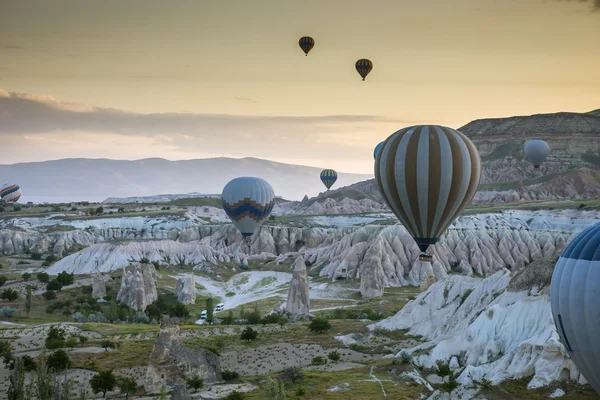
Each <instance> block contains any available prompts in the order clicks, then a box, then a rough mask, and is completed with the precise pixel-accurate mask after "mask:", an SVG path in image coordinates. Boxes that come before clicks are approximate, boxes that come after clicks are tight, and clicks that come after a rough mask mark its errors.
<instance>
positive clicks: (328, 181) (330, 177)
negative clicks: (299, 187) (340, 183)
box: [321, 169, 337, 190]
mask: <svg viewBox="0 0 600 400" xmlns="http://www.w3.org/2000/svg"><path fill="white" fill-rule="evenodd" d="M335 181H337V172H335V171H334V170H332V169H324V170H323V171H321V182H323V184H324V185H325V187H326V188H327V190H329V189H331V187H332V186H333V184H334V183H335Z"/></svg>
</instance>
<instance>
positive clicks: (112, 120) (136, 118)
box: [0, 89, 422, 172]
mask: <svg viewBox="0 0 600 400" xmlns="http://www.w3.org/2000/svg"><path fill="white" fill-rule="evenodd" d="M0 119H1V120H2V123H1V124H0V143H2V146H3V148H4V151H5V152H11V153H12V154H14V157H13V158H11V162H16V161H28V160H29V159H31V157H30V156H29V155H28V153H29V151H23V149H28V148H30V147H27V146H33V147H35V152H37V153H36V154H41V153H42V152H44V154H46V157H47V159H52V158H60V157H65V156H70V157H81V156H82V154H86V156H87V157H89V156H90V154H91V153H90V152H92V153H93V149H94V148H96V149H97V152H96V157H108V158H111V157H114V156H115V154H116V153H113V152H111V151H110V150H107V148H108V147H107V144H106V143H104V142H103V141H102V139H101V138H102V137H103V136H105V137H107V138H108V137H110V138H111V139H110V142H111V143H112V144H114V146H116V147H118V154H131V156H130V157H139V149H134V147H136V145H131V143H133V142H136V143H139V146H144V149H147V151H148V154H150V153H152V155H153V156H159V155H161V154H165V155H166V154H169V155H170V156H171V158H172V159H176V158H177V157H176V154H179V155H180V157H190V158H194V157H214V156H227V157H246V156H248V157H258V158H268V159H277V160H280V161H284V160H286V159H294V160H297V159H302V160H305V164H307V165H315V164H320V165H323V164H324V163H325V164H327V163H330V165H332V167H333V168H335V165H340V164H336V160H338V162H339V163H347V164H348V165H350V166H351V167H352V168H345V170H346V171H350V170H353V171H354V172H359V171H361V170H362V171H363V172H365V171H366V172H370V170H371V169H372V159H369V157H363V156H364V154H370V152H371V150H372V147H373V146H374V145H375V144H376V143H378V142H379V141H380V140H382V139H384V138H385V137H387V136H388V135H389V134H391V133H392V132H394V131H395V130H397V129H400V128H402V127H404V126H407V125H414V124H417V123H422V122H420V121H403V120H397V119H390V118H385V117H381V116H372V115H325V116H251V115H231V114H198V113H154V114H141V113H134V112H126V111H122V110H118V109H111V108H101V107H94V106H90V105H85V104H78V103H69V102H64V101H61V100H58V99H56V98H55V97H53V96H48V95H35V94H27V93H15V92H8V91H6V90H2V89H0ZM75 132H76V133H77V134H74V133H75ZM25 137H26V138H27V139H25ZM119 137H121V138H122V145H118V144H115V143H116V142H118V140H117V139H116V138H119ZM53 140H54V141H56V142H52V141H53ZM132 141H133V142H132ZM25 143H27V146H26V145H25ZM52 143H63V144H61V145H52ZM64 143H70V145H69V146H68V154H70V155H68V154H66V153H65V151H64V150H63V149H59V147H61V146H62V147H63V148H64ZM109 147H110V146H109ZM77 148H80V149H81V151H80V152H78V150H77ZM116 150H117V149H116V148H115V151H116ZM134 150H135V151H134ZM31 153H32V154H33V153H34V151H33V150H32V152H31ZM16 158H18V159H16ZM126 158H127V157H126ZM362 158H364V160H362ZM357 159H361V161H360V162H363V161H364V165H363V166H361V167H360V168H359V164H357V163H356V161H355V160H357ZM344 165H345V164H344ZM355 166H356V168H355Z"/></svg>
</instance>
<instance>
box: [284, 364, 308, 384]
mask: <svg viewBox="0 0 600 400" xmlns="http://www.w3.org/2000/svg"><path fill="white" fill-rule="evenodd" d="M279 377H280V378H281V379H283V380H286V381H291V382H292V383H293V384H295V383H296V382H298V381H301V380H302V379H304V374H303V373H302V370H301V369H300V368H299V367H289V368H286V369H284V370H283V371H281V372H280V373H279Z"/></svg>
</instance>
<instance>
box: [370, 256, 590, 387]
mask: <svg viewBox="0 0 600 400" xmlns="http://www.w3.org/2000/svg"><path fill="white" fill-rule="evenodd" d="M553 265H554V262H553V261H552V260H539V261H535V262H534V263H532V264H530V265H528V266H526V267H524V268H522V269H519V270H518V271H517V272H516V273H514V274H513V273H512V272H510V271H508V270H507V269H503V270H501V271H498V272H496V273H495V274H493V275H491V276H489V277H487V278H485V279H477V278H472V277H467V276H460V275H451V276H450V277H449V278H448V279H446V280H445V281H442V282H437V283H435V284H433V285H432V286H431V287H430V288H429V289H428V290H426V291H425V292H423V293H421V294H420V295H419V296H418V297H417V298H416V299H415V300H412V301H410V302H409V303H408V304H407V305H406V306H405V307H404V308H403V309H402V310H401V311H399V312H398V313H397V314H396V315H395V316H393V317H390V318H388V319H386V320H383V321H381V322H378V323H375V324H373V325H370V326H369V329H371V330H372V329H375V328H376V327H382V328H384V329H391V330H395V329H408V333H409V334H411V335H420V336H422V337H423V339H424V340H425V341H426V342H428V343H430V344H431V345H432V346H433V347H431V346H427V348H428V349H429V351H428V353H427V354H424V355H420V356H416V357H415V362H416V363H417V364H418V365H421V366H423V367H425V368H429V367H433V366H435V363H436V361H437V360H443V361H452V359H453V358H455V357H456V358H457V360H456V362H452V363H453V364H454V365H455V366H456V365H457V364H459V365H462V366H466V367H463V368H462V369H461V371H459V372H460V376H459V377H458V381H459V382H460V383H461V384H463V385H466V386H469V385H472V383H473V382H472V380H473V379H475V380H478V381H480V380H481V379H482V378H484V377H485V378H486V379H489V380H490V381H491V382H492V384H494V385H496V384H498V383H500V382H502V381H504V380H507V379H519V378H522V377H524V376H530V377H531V379H530V381H529V385H528V387H529V388H535V387H540V386H546V385H549V384H550V383H552V382H553V381H557V380H566V379H571V380H575V381H577V380H579V381H580V382H581V383H585V379H584V378H583V377H582V376H581V375H580V374H579V372H578V371H577V368H576V367H575V365H574V364H573V362H572V361H571V359H570V358H569V355H568V353H567V351H566V349H565V348H564V346H563V345H562V344H561V343H560V340H559V336H558V334H557V332H556V327H555V325H554V322H553V320H552V313H551V310H550V296H549V286H548V285H549V283H550V281H551V277H552V270H553ZM420 348H421V347H420V346H418V347H415V348H412V349H405V351H407V352H408V353H409V354H410V353H412V352H414V351H418V350H419V349H420ZM399 355H400V353H398V355H397V356H399Z"/></svg>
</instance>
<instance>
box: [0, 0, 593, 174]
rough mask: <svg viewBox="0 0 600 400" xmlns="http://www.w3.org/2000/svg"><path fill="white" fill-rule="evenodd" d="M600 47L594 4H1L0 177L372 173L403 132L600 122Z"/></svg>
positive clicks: (427, 0) (57, 0)
mask: <svg viewBox="0 0 600 400" xmlns="http://www.w3.org/2000/svg"><path fill="white" fill-rule="evenodd" d="M303 35H310V36H312V37H314V38H315V41H316V45H315V48H314V49H313V50H312V51H311V53H310V54H309V56H308V57H305V56H304V54H303V53H302V51H301V50H300V48H299V47H298V44H297V43H298V39H299V38H300V37H301V36H303ZM599 39H600V0H595V1H591V0H590V1H579V0H573V1H550V0H548V1H543V0H451V1H449V0H410V1H409V0H389V1H384V0H380V1H377V0H372V1H369V2H366V1H364V0H361V1H354V0H327V1H324V0H315V1H310V0H303V1H287V0H286V1H282V0H269V1H267V0H253V1H247V0H193V1H192V0H190V1H175V0H174V1H164V0H127V1H123V0H102V1H100V0H86V1H81V0H69V1H67V0H52V1H47V0H37V1H33V0H19V1H14V0H0V147H1V148H2V150H3V151H2V154H3V158H2V161H1V162H2V163H14V162H22V161H40V160H46V159H57V158H65V157H93V158H119V159H139V158H146V157H163V158H168V159H189V158H204V157H218V156H230V157H245V156H249V157H260V158H268V159H271V160H275V161H283V162H290V163H297V164H305V165H312V166H320V167H327V168H335V169H337V170H340V171H345V172H361V173H372V168H373V159H372V149H373V147H374V146H375V145H376V144H377V143H378V142H379V141H381V140H383V139H385V138H386V137H387V136H389V135H390V134H391V133H393V132H394V131H396V130H398V129H400V128H402V127H404V126H407V125H413V124H418V123H436V124H443V125H447V126H450V127H454V128H459V127H460V126H462V125H464V124H466V123H467V122H469V121H471V120H473V119H477V118H486V117H503V116H512V115H528V114H534V113H541V112H556V111H577V112H585V111H591V110H593V109H598V108H600V51H598V50H597V48H598V43H599V42H598V41H599ZM359 58H369V59H371V60H372V61H373V63H374V69H373V71H372V72H371V74H370V75H369V77H368V78H367V81H366V82H362V81H361V79H360V77H359V76H358V74H357V73H356V71H355V70H354V62H355V61H356V60H357V59H359Z"/></svg>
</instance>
